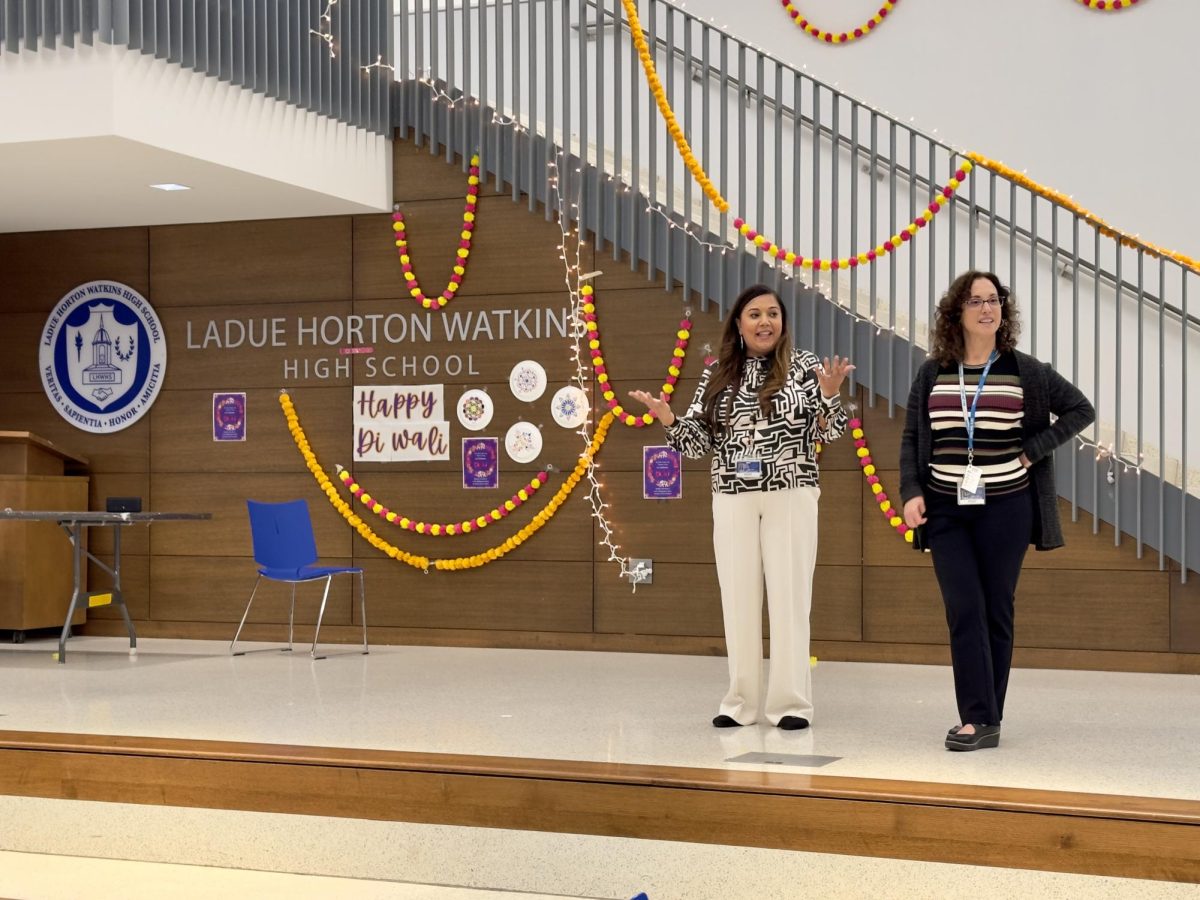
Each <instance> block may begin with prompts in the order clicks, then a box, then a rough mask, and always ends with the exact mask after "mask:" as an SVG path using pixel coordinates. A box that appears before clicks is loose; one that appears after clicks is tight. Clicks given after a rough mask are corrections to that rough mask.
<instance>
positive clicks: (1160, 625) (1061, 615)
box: [1016, 569, 1171, 651]
mask: <svg viewBox="0 0 1200 900" xmlns="http://www.w3.org/2000/svg"><path fill="white" fill-rule="evenodd" d="M1169 577H1170V576H1169V573H1167V572H1111V571H1086V570H1079V569H1073V570H1068V569H1059V570H1038V569H1034V570H1030V571H1027V572H1024V573H1023V574H1022V575H1021V582H1020V584H1019V585H1018V587H1017V625H1016V640H1017V645H1018V646H1021V647H1062V648H1068V649H1070V648H1076V649H1083V648H1091V649H1095V650H1157V651H1162V650H1169V649H1170V643H1171V641H1170V632H1169V629H1170V602H1171V601H1170V586H1169V584H1168V579H1169Z"/></svg>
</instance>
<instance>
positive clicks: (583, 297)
mask: <svg viewBox="0 0 1200 900" xmlns="http://www.w3.org/2000/svg"><path fill="white" fill-rule="evenodd" d="M579 295H580V296H579V299H580V302H581V303H582V310H583V322H584V325H585V327H586V328H587V337H588V352H589V353H590V354H591V357H592V369H593V371H595V373H596V381H597V383H598V384H599V385H600V391H601V394H600V395H601V396H602V397H603V398H604V402H605V403H607V404H608V408H609V409H610V410H612V414H613V415H614V416H616V417H617V420H618V421H620V422H623V423H624V424H626V425H628V426H630V427H631V428H644V427H646V426H647V425H650V424H652V423H653V422H654V421H655V417H654V415H653V414H652V413H648V412H646V413H642V414H641V415H634V414H633V413H631V412H629V411H628V410H626V409H625V407H623V406H621V404H620V403H618V402H617V394H616V391H614V390H613V389H612V384H611V382H610V381H609V378H608V367H607V366H606V365H605V363H604V352H603V351H602V350H601V347H600V325H599V323H598V322H597V320H596V299H595V291H593V290H592V286H591V285H590V284H585V285H584V286H583V287H581V288H580V289H579ZM691 328H692V323H691V320H690V319H688V318H687V317H686V316H685V317H684V318H682V319H680V320H679V330H678V331H676V332H675V349H673V350H672V351H671V359H670V362H668V363H667V378H666V381H665V382H663V386H662V389H663V393H664V394H667V395H668V396H670V395H671V394H673V393H675V384H676V382H678V381H679V376H680V373H681V372H682V371H683V359H684V357H685V356H686V355H687V345H688V340H689V339H690V338H691V335H692V331H691Z"/></svg>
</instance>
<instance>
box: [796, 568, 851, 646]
mask: <svg viewBox="0 0 1200 900" xmlns="http://www.w3.org/2000/svg"><path fill="white" fill-rule="evenodd" d="M862 573H863V569H862V567H861V566H859V565H857V564H855V565H848V566H824V565H818V566H817V570H816V572H815V573H813V596H812V615H811V616H810V619H809V621H810V625H811V629H810V631H811V636H812V640H814V641H861V640H862V639H863V621H862V618H863V617H862V606H863V603H862V597H863V574H862Z"/></svg>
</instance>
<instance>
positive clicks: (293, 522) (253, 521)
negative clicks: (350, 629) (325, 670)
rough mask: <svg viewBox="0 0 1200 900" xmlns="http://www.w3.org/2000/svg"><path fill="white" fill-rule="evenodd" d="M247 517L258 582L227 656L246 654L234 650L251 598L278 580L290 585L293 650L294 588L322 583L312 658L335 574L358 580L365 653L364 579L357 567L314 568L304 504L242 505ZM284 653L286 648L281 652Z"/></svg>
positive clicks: (251, 502) (313, 542)
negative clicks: (268, 582)
mask: <svg viewBox="0 0 1200 900" xmlns="http://www.w3.org/2000/svg"><path fill="white" fill-rule="evenodd" d="M246 508H247V509H248V510H249V513H250V538H251V541H252V542H253V544H254V561H255V562H256V563H258V578H257V579H256V580H255V582H254V590H252V591H251V592H250V600H249V602H247V603H246V611H245V612H244V613H242V621H241V622H239V623H238V628H237V632H236V633H235V634H234V636H233V640H232V641H231V642H230V644H229V652H230V653H232V654H233V655H234V656H242V655H244V653H245V651H242V652H241V653H238V652H237V651H235V649H234V648H235V647H236V646H237V639H238V636H239V635H240V634H241V633H242V626H244V625H245V624H246V617H247V616H249V615H250V607H251V605H252V604H253V603H254V595H255V594H256V593H257V592H258V586H259V585H260V584H261V583H262V580H263V579H264V578H266V579H267V580H269V581H281V582H284V583H287V584H291V586H292V609H291V612H290V613H289V614H288V645H287V647H286V649H287V650H291V649H292V634H293V626H294V624H295V619H296V585H298V584H302V583H304V582H306V581H320V580H321V579H324V580H325V594H324V596H323V597H322V598H321V611H320V612H319V613H317V630H316V631H315V632H314V633H313V645H312V651H311V653H312V658H313V659H323V658H324V657H318V656H317V638H318V637H319V636H320V634H321V619H322V618H324V616H325V604H326V603H327V602H328V601H329V585H330V584H331V583H332V582H333V576H334V575H350V576H351V577H353V576H354V575H357V576H358V588H359V603H360V604H361V612H362V623H363V645H362V652H363V653H364V654H365V653H369V652H370V651H369V650H368V649H367V588H366V584H365V583H364V581H363V570H362V569H361V568H359V567H358V566H318V565H316V562H317V542H316V539H315V538H314V537H313V530H312V519H311V518H310V517H309V514H308V503H306V502H305V501H304V500H289V501H288V502H286V503H258V502H256V501H254V500H247V501H246ZM280 649H281V650H282V649H285V648H282V647H281V648H280Z"/></svg>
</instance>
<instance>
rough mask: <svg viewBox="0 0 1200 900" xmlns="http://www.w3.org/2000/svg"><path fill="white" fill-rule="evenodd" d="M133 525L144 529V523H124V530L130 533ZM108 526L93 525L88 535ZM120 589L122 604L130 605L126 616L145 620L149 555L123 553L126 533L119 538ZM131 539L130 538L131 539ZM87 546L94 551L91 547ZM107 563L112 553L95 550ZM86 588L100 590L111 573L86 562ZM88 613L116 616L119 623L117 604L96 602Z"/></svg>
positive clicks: (94, 616) (92, 616)
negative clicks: (97, 603)
mask: <svg viewBox="0 0 1200 900" xmlns="http://www.w3.org/2000/svg"><path fill="white" fill-rule="evenodd" d="M135 529H140V530H142V531H144V530H145V526H140V525H135V526H131V527H127V528H126V529H125V534H126V535H129V534H131V532H133V531H134V530H135ZM108 530H109V529H107V528H93V529H91V535H92V536H93V537H96V536H98V535H99V534H100V533H101V532H104V531H108ZM121 541H122V543H121V592H122V593H123V594H124V595H125V605H126V606H127V607H128V608H129V617H130V618H131V619H133V620H134V621H135V622H137V621H143V622H144V621H146V620H148V619H149V618H150V557H149V556H147V555H146V554H145V553H144V552H143V553H126V552H125V537H124V536H122V538H121ZM130 543H132V542H130ZM88 549H90V550H92V552H95V550H94V549H93V548H91V547H89V548H88ZM96 555H97V556H99V557H100V558H101V559H102V560H104V562H105V563H107V564H108V565H112V554H111V551H110V552H109V553H97V554H96ZM87 579H88V580H87V584H88V590H92V591H103V590H107V589H108V588H109V586H111V585H112V577H111V576H110V575H109V574H108V573H107V572H104V571H102V570H101V569H100V568H99V567H98V566H97V565H96V564H95V563H90V562H89V563H88V575H87ZM64 608H65V607H64ZM87 617H88V619H89V620H91V619H115V620H116V621H118V622H121V623H122V627H124V621H123V620H122V618H121V611H120V609H119V608H118V607H116V606H97V607H95V608H94V609H89V610H88V614H87Z"/></svg>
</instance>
